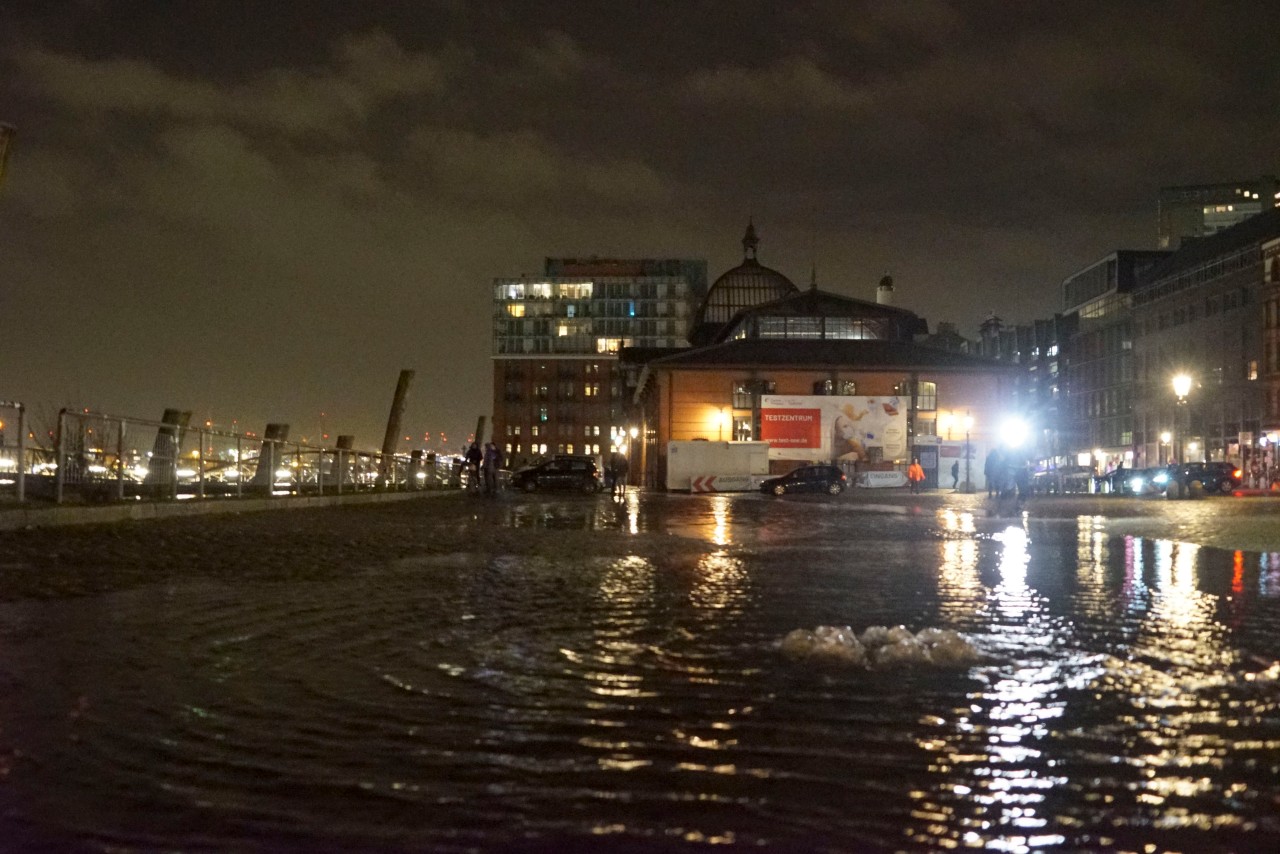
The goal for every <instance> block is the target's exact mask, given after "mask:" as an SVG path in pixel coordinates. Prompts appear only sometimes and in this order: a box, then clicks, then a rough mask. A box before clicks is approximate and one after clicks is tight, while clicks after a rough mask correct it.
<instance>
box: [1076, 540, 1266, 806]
mask: <svg viewBox="0 0 1280 854" xmlns="http://www.w3.org/2000/svg"><path fill="white" fill-rule="evenodd" d="M1132 550H1133V554H1134V556H1135V558H1134V564H1135V568H1136V572H1135V574H1136V575H1138V576H1141V574H1142V573H1141V569H1142V566H1143V563H1144V555H1145V554H1147V553H1149V554H1150V604H1149V609H1148V610H1147V613H1146V614H1145V619H1144V620H1143V622H1142V624H1141V626H1140V629H1139V632H1138V635H1137V637H1136V639H1135V640H1134V643H1133V646H1132V648H1131V649H1129V650H1118V651H1117V656H1115V657H1113V658H1111V660H1110V661H1109V662H1108V670H1109V672H1108V673H1107V674H1106V676H1105V677H1104V678H1103V679H1101V680H1099V682H1098V683H1097V687H1098V688H1102V689H1106V691H1107V692H1108V693H1109V694H1112V695H1114V696H1115V697H1116V699H1118V700H1120V701H1123V702H1126V703H1127V704H1128V705H1129V706H1130V707H1131V709H1132V712H1131V720H1132V722H1133V726H1132V728H1131V730H1129V731H1127V732H1114V733H1113V732H1100V733H1096V734H1094V735H1095V736H1096V737H1097V738H1099V739H1101V740H1103V741H1106V740H1108V739H1119V740H1120V741H1121V743H1120V744H1117V745H1116V746H1115V748H1114V751H1115V752H1116V753H1117V754H1118V755H1127V756H1128V757H1129V760H1128V761H1129V764H1130V765H1132V766H1135V767H1137V768H1139V769H1141V772H1140V773H1141V776H1140V777H1139V779H1138V780H1137V782H1135V783H1134V784H1133V786H1135V787H1136V795H1135V797H1136V800H1137V801H1138V803H1140V804H1143V805H1146V806H1149V807H1151V808H1153V809H1154V810H1156V811H1157V812H1158V814H1160V815H1162V816H1163V818H1162V822H1164V823H1165V824H1166V825H1167V826H1169V827H1177V826H1188V827H1192V826H1194V827H1200V828H1203V829H1210V828H1211V827H1222V826H1224V825H1229V824H1231V823H1233V822H1234V821H1235V819H1233V818H1232V817H1231V816H1229V815H1225V814H1210V813H1207V812H1204V811H1203V808H1204V807H1205V806H1210V807H1212V805H1214V804H1215V803H1216V799H1221V798H1229V797H1232V793H1231V791H1230V787H1229V786H1227V787H1226V788H1224V785H1226V783H1227V782H1228V781H1223V780H1222V779H1221V776H1222V775H1221V768H1222V766H1223V757H1224V756H1226V755H1227V754H1228V753H1230V751H1231V750H1232V747H1233V744H1232V742H1231V740H1230V739H1228V738H1226V737H1224V736H1225V734H1226V733H1227V732H1229V728H1230V727H1231V726H1233V725H1234V723H1235V720H1234V718H1235V717H1236V716H1237V715H1239V714H1245V713H1246V712H1245V710H1244V709H1236V710H1235V711H1232V712H1230V714H1229V715H1226V716H1224V715H1223V711H1222V710H1223V708H1224V706H1223V704H1222V703H1220V702H1218V701H1217V700H1215V699H1214V698H1215V697H1220V693H1221V691H1223V690H1224V688H1225V687H1226V686H1227V684H1228V682H1229V681H1230V680H1231V679H1232V676H1231V674H1232V672H1233V670H1235V669H1236V668H1237V666H1238V665H1239V663H1240V662H1239V660H1240V653H1239V651H1238V650H1236V649H1234V648H1233V647H1232V646H1231V645H1230V644H1229V642H1228V638H1227V635H1228V630H1227V628H1226V627H1225V626H1224V625H1222V624H1221V623H1220V622H1219V621H1218V619H1217V610H1218V608H1219V605H1220V602H1219V599H1218V597H1217V596H1214V595H1212V594H1210V593H1206V592H1205V591H1204V590H1201V589H1199V587H1198V586H1197V572H1199V571H1205V572H1207V571H1210V569H1209V566H1208V565H1207V564H1206V565H1205V566H1204V567H1202V566H1201V558H1202V555H1203V553H1202V549H1201V547H1200V546H1198V545H1195V544H1193V543H1181V542H1178V543H1175V542H1171V541H1168V540H1157V541H1155V542H1149V541H1148V542H1144V541H1143V540H1142V539H1134V540H1133V543H1132ZM1243 560H1244V557H1243V554H1242V553H1240V552H1237V553H1235V554H1234V555H1233V561H1232V563H1233V569H1232V576H1231V578H1232V586H1233V587H1235V586H1236V579H1241V580H1240V585H1241V586H1242V585H1243V581H1242V577H1243ZM1233 705H1234V704H1233ZM1142 747H1145V748H1146V751H1147V752H1146V754H1145V755H1143V752H1142V749H1141V748H1142ZM1207 795H1212V796H1215V800H1214V801H1205V800H1203V799H1204V798H1205V796H1207Z"/></svg>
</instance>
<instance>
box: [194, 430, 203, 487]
mask: <svg viewBox="0 0 1280 854" xmlns="http://www.w3.org/2000/svg"><path fill="white" fill-rule="evenodd" d="M196 436H197V437H199V439H200V456H199V457H198V458H197V459H198V460H199V463H200V497H201V498H204V430H196Z"/></svg>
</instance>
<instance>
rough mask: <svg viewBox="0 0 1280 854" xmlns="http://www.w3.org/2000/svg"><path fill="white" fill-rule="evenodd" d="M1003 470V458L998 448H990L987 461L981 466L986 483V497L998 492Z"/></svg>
mask: <svg viewBox="0 0 1280 854" xmlns="http://www.w3.org/2000/svg"><path fill="white" fill-rule="evenodd" d="M1003 469H1004V458H1003V455H1002V454H1001V453H1000V449H999V448H992V449H991V453H989V454H987V460H986V462H984V463H983V464H982V477H983V479H984V480H986V482H987V497H988V498H991V497H992V496H994V495H995V494H996V493H997V492H999V491H1000V475H1001V473H1002V470H1003Z"/></svg>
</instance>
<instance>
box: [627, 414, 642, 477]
mask: <svg viewBox="0 0 1280 854" xmlns="http://www.w3.org/2000/svg"><path fill="white" fill-rule="evenodd" d="M627 434H628V435H629V436H630V437H631V438H630V439H629V440H628V442H627V473H628V474H629V475H630V477H628V478H627V479H628V480H629V481H630V482H632V483H635V475H634V474H633V472H635V470H636V436H639V435H640V430H639V428H637V427H632V428H631V429H630V430H629V431H627Z"/></svg>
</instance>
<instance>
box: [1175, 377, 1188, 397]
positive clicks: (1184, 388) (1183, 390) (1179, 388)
mask: <svg viewBox="0 0 1280 854" xmlns="http://www.w3.org/2000/svg"><path fill="white" fill-rule="evenodd" d="M1173 393H1174V394H1176V395H1177V396H1178V397H1180V398H1182V397H1186V396H1187V395H1188V394H1190V393H1191V376H1190V374H1176V375H1174V378H1173Z"/></svg>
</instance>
